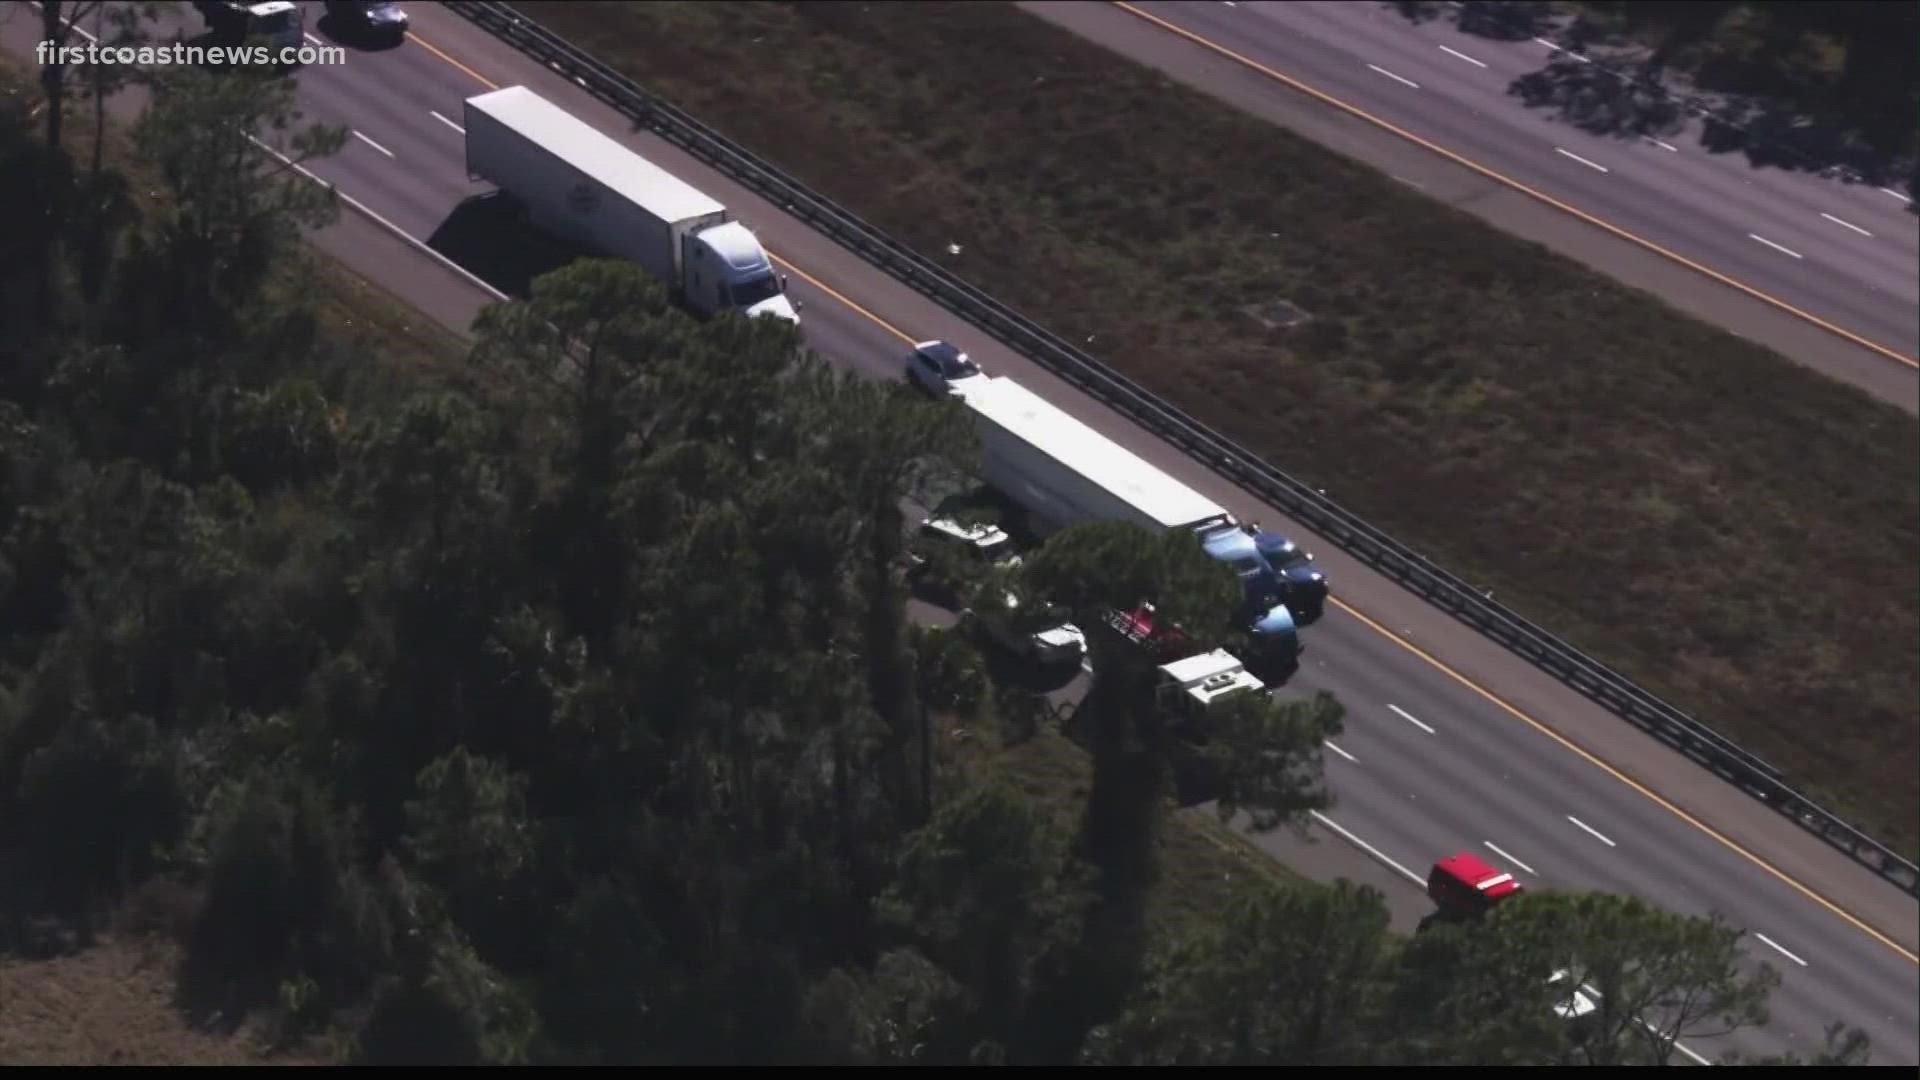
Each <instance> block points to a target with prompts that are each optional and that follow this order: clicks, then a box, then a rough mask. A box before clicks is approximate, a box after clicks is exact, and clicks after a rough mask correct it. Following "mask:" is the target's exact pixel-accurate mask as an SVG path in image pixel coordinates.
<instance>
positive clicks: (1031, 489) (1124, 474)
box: [964, 377, 1235, 534]
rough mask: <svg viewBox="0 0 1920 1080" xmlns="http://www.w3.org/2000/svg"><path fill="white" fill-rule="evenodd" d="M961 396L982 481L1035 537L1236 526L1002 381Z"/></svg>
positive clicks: (1188, 491)
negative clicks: (1079, 530)
mask: <svg viewBox="0 0 1920 1080" xmlns="http://www.w3.org/2000/svg"><path fill="white" fill-rule="evenodd" d="M974 381H982V380H970V381H969V386H968V390H967V393H966V394H965V395H964V400H965V402H966V406H967V408H968V409H969V410H971V411H972V413H973V417H974V427H975V429H976V430H978V431H979V433H980V451H981V453H980V458H981V470H982V473H983V474H984V475H983V479H985V480H986V482H987V483H988V484H989V485H991V486H992V487H993V488H994V489H995V490H996V491H999V492H1000V493H1001V494H1002V495H1005V496H1006V497H1007V498H1009V499H1011V500H1013V502H1015V503H1016V504H1018V505H1019V506H1020V507H1021V508H1023V509H1024V510H1026V512H1027V515H1028V519H1029V522H1030V523H1031V524H1032V525H1033V527H1034V529H1035V530H1036V531H1038V532H1040V533H1042V534H1045V533H1050V532H1054V531H1056V530H1059V529H1063V528H1065V527H1067V526H1069V525H1073V524H1076V523H1078V522H1082V521H1130V522H1133V523H1134V524H1137V525H1139V526H1141V527H1142V528H1146V529H1151V530H1154V531H1160V530H1165V529H1191V530H1193V531H1195V532H1205V531H1209V530H1211V529H1215V528H1219V527H1221V526H1233V525H1234V524H1235V521H1234V518H1233V515H1232V514H1229V513H1228V512H1227V511H1226V510H1225V509H1223V508H1221V506H1220V505H1219V504H1217V503H1215V502H1213V501H1212V500H1211V499H1208V498H1207V497H1206V496H1204V495H1201V494H1200V493H1199V492H1197V491H1194V490H1193V489H1192V488H1190V487H1188V486H1186V485H1185V484H1182V483H1181V482H1180V481H1178V480H1175V479H1174V478H1173V477H1171V476H1168V475H1167V474H1166V473H1163V472H1161V471H1160V470H1159V469H1156V468H1154V467H1153V466H1152V465H1149V464H1147V463H1146V462H1145V461H1142V460H1141V459H1140V458H1139V457H1137V456H1135V455H1134V454H1132V453H1129V452H1128V451H1127V450H1126V449H1124V448H1122V447H1121V446H1120V445H1119V444H1118V443H1115V442H1114V441H1113V440H1111V439H1109V438H1107V437H1106V436H1104V435H1102V434H1100V433H1099V432H1097V431H1095V430H1093V429H1092V428H1090V427H1088V426H1087V425H1085V424H1083V423H1081V422H1080V421H1078V420H1076V419H1074V418H1073V417H1072V416H1070V415H1068V414H1067V413H1065V412H1062V411H1061V410H1060V409H1057V408H1055V407H1054V406H1053V405H1052V404H1050V403H1049V402H1048V401H1047V400H1046V399H1045V398H1042V397H1041V396H1040V395H1038V394H1036V393H1034V392H1033V391H1031V390H1028V389H1027V388H1026V387H1024V386H1021V385H1020V384H1019V383H1016V382H1014V381H1013V380H1012V379H1009V378H1005V377H1001V378H995V379H988V380H984V382H985V385H982V386H979V387H974V386H972V385H971V383H972V382H974Z"/></svg>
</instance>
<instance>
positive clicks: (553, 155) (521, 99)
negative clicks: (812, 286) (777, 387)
mask: <svg viewBox="0 0 1920 1080" xmlns="http://www.w3.org/2000/svg"><path fill="white" fill-rule="evenodd" d="M465 112H466V129H467V132H466V144H467V174H468V176H470V177H473V178H476V179H481V180H485V181H487V182H488V183H491V184H493V185H494V186H495V187H497V188H498V189H499V190H500V191H501V192H503V193H505V194H506V195H507V196H508V197H509V198H510V199H511V200H512V202H513V203H514V204H515V206H516V209H517V210H518V211H519V212H520V213H521V214H522V215H523V216H524V218H525V219H526V221H527V222H528V223H529V224H531V225H533V226H534V227H535V228H537V229H540V230H541V231H543V232H546V233H548V234H550V235H552V236H553V237H555V238H557V239H559V240H561V241H563V242H565V243H568V244H571V245H573V246H574V247H576V248H578V249H580V250H583V251H589V252H593V253H595V254H599V255H607V256H612V257H614V258H621V259H626V260H628V261H629V262H634V263H638V264H639V265H640V266H641V267H643V268H645V269H646V270H647V272H648V273H650V274H652V275H653V276H654V277H656V278H658V279H659V280H660V281H661V282H662V283H663V284H664V285H666V287H667V290H668V291H669V292H670V293H671V294H672V295H673V296H674V298H675V300H677V301H678V302H680V303H681V304H684V305H685V306H686V307H687V308H688V309H689V310H691V311H693V312H694V313H696V314H698V315H701V316H703V317H710V316H714V315H719V314H721V313H723V312H726V311H740V312H742V313H744V314H746V315H749V316H763V315H764V316H772V317H774V318H778V319H785V320H787V321H788V322H791V323H795V324H797V323H799V321H800V316H799V314H798V313H797V311H796V307H795V305H794V304H793V303H792V302H790V301H789V300H788V298H787V296H786V279H785V278H784V277H783V276H782V275H780V274H778V273H776V272H775V270H774V267H773V260H771V259H769V258H768V257H767V252H766V249H765V248H762V247H761V246H760V241H759V239H758V238H757V237H755V236H754V235H753V233H752V232H751V231H749V230H748V229H747V227H746V226H745V225H743V224H741V223H740V222H738V221H735V220H734V219H733V217H732V215H731V214H729V213H728V212H727V208H726V207H724V206H722V205H720V203H719V202H718V201H716V200H714V199H713V198H711V197H709V196H707V195H705V194H703V193H702V192H700V191H699V190H697V189H695V188H694V187H693V186H692V185H690V184H688V183H686V182H685V181H683V180H680V179H679V178H677V177H675V176H673V175H672V174H671V173H668V172H667V171H666V170H665V169H662V168H660V167H659V166H658V165H655V164H653V163H652V162H650V161H648V160H647V159H645V158H643V157H641V156H640V155H639V154H636V153H634V152H633V151H632V150H629V149H627V148H626V147H624V146H622V145H620V144H619V143H618V142H616V141H614V140H613V139H611V138H609V137H608V136H606V135H604V134H602V133H601V132H600V131H599V130H597V129H596V128H594V127H593V126H591V125H589V124H587V123H586V122H585V121H583V120H580V119H579V118H577V117H575V116H574V115H573V114H571V113H569V112H567V111H566V110H565V109H562V108H561V107H560V106H558V105H555V104H554V103H552V102H550V101H548V100H547V99H545V98H543V97H541V96H540V95H538V94H536V93H534V92H533V91H532V90H529V89H527V88H526V87H524V86H509V87H505V88H503V89H499V90H494V91H491V92H489V93H485V94H480V95H478V96H476V97H470V98H468V99H467V100H466V110H465Z"/></svg>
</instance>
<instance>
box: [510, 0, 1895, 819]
mask: <svg viewBox="0 0 1920 1080" xmlns="http://www.w3.org/2000/svg"><path fill="white" fill-rule="evenodd" d="M539 15H540V17H541V19H542V20H543V21H545V22H546V23H547V24H548V25H549V26H551V27H552V28H554V29H555V30H557V31H559V32H560V33H562V34H564V35H565V36H567V37H568V38H570V39H572V40H573V41H575V42H576V43H577V44H579V45H580V46H582V47H583V48H586V49H588V50H589V51H591V52H593V53H594V54H595V55H596V56H598V57H599V58H600V59H602V60H603V61H605V62H607V63H610V64H612V65H613V66H615V67H617V68H619V69H621V70H623V71H624V72H626V73H627V74H629V75H631V76H632V77H634V78H635V79H636V80H638V81H639V82H640V83H641V84H642V85H645V86H647V87H649V88H650V89H652V90H654V91H655V92H658V93H660V94H662V95H664V96H666V97H667V98H669V99H671V100H673V101H674V102H676V103H677V104H679V105H681V106H683V107H685V108H687V109H689V110H691V111H692V112H694V113H695V114H697V115H699V116H700V117H701V118H702V119H704V120H706V121H708V122H709V123H712V124H714V125H715V126H717V127H718V128H720V129H721V130H722V131H724V132H726V133H727V134H728V135H729V136H731V137H733V138H735V139H737V140H739V141H741V142H743V143H745V144H746V145H748V146H750V147H752V148H754V149H755V150H756V151H757V152H759V153H761V154H763V155H764V156H766V157H768V158H769V159H771V160H772V161H774V162H776V163H778V164H779V165H781V166H782V167H783V168H785V169H787V170H789V171H790V172H792V173H794V174H795V175H797V176H798V177H800V178H801V179H803V180H804V181H805V182H807V183H808V184H810V185H813V186H815V187H816V188H818V189H819V190H821V191H823V192H824V193H826V194H827V195H828V196H829V197H831V198H833V199H835V200H836V201H839V202H841V203H843V204H844V205H846V206H847V207H849V208H850V209H852V210H854V211H855V212H857V213H859V214H860V215H862V216H864V217H866V218H868V219H869V220H871V221H873V222H874V223H875V224H877V225H878V226H880V227H881V228H883V229H886V230H887V231H889V232H891V233H893V234H894V235H896V236H898V237H900V238H901V239H903V240H905V241H906V242H908V243H910V244H912V245H913V246H914V247H915V248H917V249H919V250H921V251H922V252H926V253H928V254H930V255H934V256H936V257H938V258H940V259H942V261H944V262H945V263H947V264H948V265H949V266H951V267H952V268H953V269H954V270H955V271H956V272H958V273H960V274H962V275H964V276H965V277H967V278H968V279H969V280H970V281H972V282H974V283H975V284H977V285H979V286H981V287H983V288H985V289H986V290H988V291H989V292H991V293H993V294H994V295H997V296H999V297H1001V298H1002V299H1004V300H1007V301H1008V302H1010V303H1012V304H1013V305H1014V306H1015V307H1017V308H1019V309H1020V310H1022V311H1023V312H1025V313H1027V314H1029V315H1031V316H1033V317H1035V318H1037V319H1038V320H1040V321H1041V322H1042V323H1044V324H1046V325H1048V326H1049V327H1050V328H1052V329H1053V330H1055V331H1056V332H1058V333H1060V334H1062V335H1063V336H1065V337H1067V338H1069V339H1071V340H1089V339H1090V340H1091V341H1092V346H1091V347H1092V348H1093V349H1094V350H1095V351H1096V352H1098V353H1099V354H1100V355H1101V356H1102V357H1103V358H1104V359H1106V360H1108V361H1109V362H1111V363H1113V364H1115V365H1117V366H1118V367H1120V368H1121V369H1122V370H1125V371H1126V372H1128V373H1129V374H1130V375H1131V376H1133V377H1134V378H1135V379H1137V380H1139V381H1140V382H1142V383H1143V384H1145V385H1147V386H1148V387H1150V388H1152V389H1153V390H1154V391H1156V392H1158V393H1160V394H1162V395H1164V396H1165V397H1167V398H1169V399H1171V400H1173V401H1175V402H1176V403H1178V404H1179V405H1180V406H1181V407H1182V408H1184V409H1186V410H1188V411H1190V412H1192V413H1194V414H1195V415H1197V416H1199V417H1201V418H1202V419H1203V420H1205V421H1206V422H1208V423H1210V424H1212V425H1214V426H1216V427H1218V428H1220V429H1221V430H1223V431H1225V432H1227V433H1228V434H1230V435H1231V436H1232V437H1234V438H1235V439H1237V440H1238V441H1240V442H1242V443H1244V444H1246V445H1248V446H1250V447H1252V448H1253V449H1254V450H1256V451H1257V452H1259V453H1260V454H1262V455H1263V456H1265V457H1267V458H1268V459H1269V460H1271V461H1273V462H1275V463H1276V464H1278V465H1280V466H1281V467H1282V468H1285V469H1287V470H1288V471H1290V472H1292V473H1294V474H1295V475H1298V476H1300V477H1302V478H1304V479H1307V480H1309V481H1311V482H1313V483H1314V484H1316V485H1317V486H1319V487H1322V488H1325V489H1327V490H1328V491H1329V492H1330V493H1331V494H1332V495H1333V496H1334V497H1336V498H1338V499H1340V500H1341V501H1342V502H1343V503H1345V504H1346V505H1348V506H1350V507H1352V508H1353V509H1355V510H1356V511H1358V512H1360V513H1361V514H1363V515H1365V516H1366V517H1368V518H1369V519H1371V520H1373V521H1374V522H1376V523H1378V524H1379V525H1381V526H1382V527H1384V528H1386V529H1388V530H1390V531H1391V532H1393V533H1395V534H1396V535H1398V536H1400V537H1401V538H1402V539H1403V540H1405V541H1407V542H1408V543H1410V544H1412V545H1413V546H1415V547H1416V548H1418V549H1419V550H1421V551H1423V552H1424V553H1426V554H1428V555H1430V556H1431V557H1432V558H1433V559H1434V560H1436V561H1437V562H1441V563H1443V564H1445V565H1447V566H1449V567H1451V568H1454V569H1455V570H1457V571H1458V572H1460V573H1462V574H1464V575H1466V576H1467V577H1469V578H1471V579H1472V580H1474V581H1475V582H1476V583H1479V584H1481V585H1482V586H1484V587H1486V588H1489V589H1492V590H1493V591H1494V592H1495V594H1496V595H1497V596H1498V597H1499V599H1501V600H1502V601H1505V602H1508V603H1510V604H1512V605H1513V606H1514V607H1515V608H1517V609H1518V610H1520V611H1522V612H1523V613H1525V614H1527V615H1528V616H1530V617H1532V618H1534V619H1536V620H1538V621H1540V622H1542V623H1544V624H1546V625H1548V626H1551V627H1554V628H1555V629H1556V630H1557V631H1558V632H1560V633H1562V634H1563V635H1565V636H1566V637H1568V638H1569V639H1571V640H1572V641H1574V642H1575V643H1577V644H1578V645H1579V646H1580V647H1582V648H1583V649H1586V650H1588V651H1589V652H1591V653H1593V654H1595V655H1597V656H1599V657H1601V658H1603V659H1605V660H1606V661H1607V662H1609V663H1612V664H1615V665H1617V666H1618V667H1620V668H1621V669H1623V670H1624V671H1626V672H1628V673H1629V674H1631V675H1632V676H1633V677H1634V678H1635V679H1637V680H1639V681H1640V682H1641V683H1643V684H1644V685H1646V686H1648V687H1649V688H1650V689H1653V690H1654V691H1655V692H1657V693H1659V694H1661V695H1663V696H1665V697H1668V698H1670V699H1671V700H1673V701H1675V702H1676V703H1679V704H1680V705H1682V707H1684V708H1687V709H1688V710H1689V711H1692V712H1694V713H1695V714H1696V715H1698V716H1700V717H1701V718H1702V719H1704V720H1706V721H1707V722H1709V723H1711V724H1712V725H1714V726H1715V727H1717V728H1718V729H1720V730H1721V731H1723V732H1725V733H1727V734H1728V735H1730V736H1732V737H1734V738H1736V739H1737V740H1739V741H1740V742H1742V743H1743V744H1744V745H1747V746H1749V747H1750V748H1752V749H1753V750H1754V751H1756V752H1758V753H1760V754H1762V755H1764V756H1766V757H1767V758H1769V759H1771V760H1773V761H1775V762H1776V763H1777V764H1779V765H1781V766H1782V767H1784V768H1786V769H1788V770H1789V771H1790V772H1791V773H1792V774H1793V775H1794V776H1795V777H1796V778H1797V779H1798V780H1800V781H1801V782H1802V783H1803V784H1804V785H1805V786H1807V787H1810V788H1812V789H1813V790H1815V791H1816V792H1817V793H1818V794H1819V795H1820V797H1821V798H1822V799H1823V800H1824V801H1827V802H1829V803H1831V804H1834V805H1836V806H1837V807H1839V808H1841V809H1843V810H1844V811H1845V812H1847V813H1849V814H1851V815H1852V816H1853V817H1854V818H1855V819H1856V820H1857V821H1858V822H1859V823H1860V824H1861V825H1863V826H1864V827H1866V828H1867V829H1869V830H1870V831H1872V832H1873V833H1875V834H1877V835H1879V836H1882V837H1884V838H1887V839H1888V840H1890V841H1891V842H1893V843H1894V844H1896V845H1897V846H1899V847H1900V848H1902V849H1903V850H1905V851H1906V852H1907V853H1909V854H1913V853H1914V852H1915V851H1916V849H1917V848H1920V794H1917V793H1916V789H1915V786H1914V784H1913V777H1914V775H1915V773H1916V772H1917V771H1920V710H1917V709H1916V702H1920V665H1917V664H1916V657H1917V656H1920V610H1917V609H1916V604H1915V598H1916V596H1920V560H1917V559H1916V552H1917V551H1920V424H1916V421H1915V419H1914V418H1913V417H1911V416H1909V415H1906V414H1904V413H1902V412H1901V411H1899V410H1898V409H1896V408H1894V407H1892V406H1887V405H1883V404H1879V403H1876V402H1874V401H1872V400H1871V399H1869V398H1868V397H1867V396H1866V395H1864V394H1862V393H1860V392H1858V391H1855V390H1852V389H1850V388H1847V387H1844V386H1841V385H1840V384H1838V383H1835V382H1833V381H1831V380H1828V379H1826V378H1824V377H1822V376H1820V375H1818V374H1815V373H1813V372H1811V371H1808V370H1806V369H1804V368H1801V367H1798V366H1796V365H1794V364H1792V363H1790V362H1788V361H1786V360H1785V359H1783V358H1781V357H1780V356H1778V355H1776V354H1774V353H1772V352H1769V351H1768V350H1766V349H1765V348H1763V347H1761V346H1760V345H1757V344H1753V343H1749V342H1746V341H1743V340H1741V339H1739V338H1735V337H1733V336H1731V335H1728V334H1726V333H1723V332H1721V331H1718V330H1715V329H1713V328H1711V327H1708V326H1706V325H1704V324H1702V323H1700V322H1697V321H1695V320H1692V319H1690V318H1688V317H1686V316H1683V315H1682V314H1680V313H1679V312H1677V311H1675V310H1673V309H1671V308H1669V307H1667V306H1665V305H1664V304H1663V303H1661V302H1660V300H1659V299H1658V298H1657V297H1654V296H1651V295H1649V294H1646V293H1642V292H1638V291H1636V290H1633V289H1630V288H1626V287H1624V286H1622V285H1620V284H1618V283H1615V282H1614V281H1612V280H1610V279H1607V278H1604V277H1601V276H1600V275H1598V274H1596V273H1594V272H1592V271H1589V270H1587V269H1586V268H1584V267H1582V266H1580V265H1578V264H1575V263H1573V262H1572V261H1570V260H1567V259H1564V258H1561V257H1559V256H1556V255H1554V254H1552V253H1551V252H1549V251H1548V250H1547V249H1545V248H1543V247H1540V246H1538V245H1535V244H1531V243H1527V242H1524V241H1521V240H1517V239H1514V238H1511V237H1509V236H1507V235H1505V234H1503V233H1500V232H1498V231H1495V230H1494V229H1492V228H1491V227H1489V226H1487V225H1485V224H1483V223H1481V222H1480V221H1479V220H1478V219H1476V218H1473V217H1470V216H1468V215H1467V214H1465V213H1463V212H1460V211H1456V210H1454V209H1452V208H1449V207H1447V206H1444V205H1442V204H1440V203H1437V202H1434V201H1431V200H1429V199H1427V198H1426V197H1424V196H1421V195H1418V194H1416V193H1413V192H1411V191H1409V190H1408V189H1406V188H1405V187H1403V186H1402V185H1399V184H1396V183H1395V182H1393V181H1392V180H1391V179H1389V178H1388V177H1386V176H1384V175H1382V174H1380V173H1378V172H1375V171H1373V170H1371V169H1368V168H1365V167H1363V166H1361V165H1358V164H1356V163H1354V162H1351V161H1349V160H1347V159H1345V158H1342V157H1339V156H1337V155H1335V154H1333V153H1331V152H1329V151H1326V150H1323V149H1321V148H1320V147H1318V146H1315V145H1313V144H1310V143H1308V142H1306V141H1304V140H1302V139H1299V138H1297V137H1295V136H1293V135H1292V134H1290V133H1288V132H1286V131H1284V130H1280V129H1278V128H1275V127H1272V126H1270V125H1267V124H1265V123H1263V122H1261V121H1259V120H1257V119H1255V118H1253V117H1250V116H1248V115H1246V114H1243V113H1240V112H1238V111H1236V110H1234V109H1231V108H1229V107H1227V106H1225V105H1222V104H1220V103H1218V102H1216V101H1215V100H1213V99H1211V98H1208V97H1205V96H1203V95H1201V94H1199V93H1198V92H1195V91H1190V90H1188V89H1186V88H1184V87H1181V86H1179V85H1177V84H1175V83H1173V82H1171V81H1170V80H1168V79H1165V78H1163V77H1161V76H1159V75H1158V74H1157V73H1155V72H1153V71H1151V70H1149V69H1147V68H1144V67H1142V66H1139V65H1136V64H1133V63H1132V62H1130V61H1127V60H1125V59H1123V58H1121V57H1118V56H1116V55H1114V54H1112V53H1109V52H1106V51H1105V50H1102V49H1100V48H1099V47H1097V46H1094V45H1092V44H1090V43H1088V42H1085V41H1083V40H1081V39H1079V38H1077V37H1074V36H1072V35H1070V34H1068V33H1067V32H1065V31H1062V30H1060V29H1058V28H1056V27H1053V26H1051V25H1049V24H1047V23H1045V22H1042V21H1041V20H1039V19H1036V18H1034V17H1032V16H1029V15H1027V14H1025V13H1023V12H1021V11H1019V10H1018V9H1016V8H1014V7H1012V6H1011V5H1009V4H1002V3H945V2H922V3H915V4H864V3H805V4H747V3H732V2H701V3H685V2H653V3H645V4H639V3H626V4H608V3H573V2H555V3H543V4H541V5H540V10H539ZM950 245H958V249H959V253H958V254H957V255H956V254H949V252H950V250H951V249H950ZM1283 302H1284V303H1285V304H1287V305H1291V307H1292V309H1296V310H1297V311H1299V312H1303V313H1304V314H1305V316H1306V317H1307V318H1306V321H1305V322H1304V323H1302V324H1300V325H1296V326H1293V327H1292V328H1290V329H1286V328H1276V326H1275V325H1274V324H1275V322H1276V320H1275V318H1274V317H1273V315H1274V313H1275V312H1276V311H1279V310H1282V309H1279V308H1277V307H1276V305H1278V304H1280V303H1283ZM1279 321H1284V320H1279ZM1702 782H1703V783H1704V782H1709V781H1706V780H1704V779H1703V781H1702Z"/></svg>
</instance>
